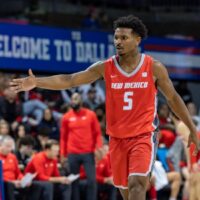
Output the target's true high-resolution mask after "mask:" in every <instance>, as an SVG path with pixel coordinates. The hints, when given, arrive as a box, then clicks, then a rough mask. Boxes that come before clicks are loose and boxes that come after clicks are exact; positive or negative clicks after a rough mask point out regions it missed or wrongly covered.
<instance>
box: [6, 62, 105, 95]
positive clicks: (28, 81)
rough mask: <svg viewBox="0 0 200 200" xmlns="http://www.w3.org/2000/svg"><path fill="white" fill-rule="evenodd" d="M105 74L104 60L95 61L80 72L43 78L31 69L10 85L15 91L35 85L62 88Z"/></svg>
mask: <svg viewBox="0 0 200 200" xmlns="http://www.w3.org/2000/svg"><path fill="white" fill-rule="evenodd" d="M103 74H104V63H103V62H98V63H95V64H93V65H92V66H90V67H89V68H87V69H86V70H85V71H81V72H78V73H74V74H60V75H54V76H48V77H42V78H38V77H36V76H35V75H34V74H33V72H32V70H31V69H29V76H28V77H25V78H19V79H13V80H12V81H11V82H10V86H11V88H12V89H13V90H14V91H15V92H21V91H28V90H31V89H33V88H35V87H39V88H44V89H50V90H62V89H69V88H71V87H76V86H79V85H82V84H87V83H91V82H94V81H96V80H97V79H99V78H102V77H103Z"/></svg>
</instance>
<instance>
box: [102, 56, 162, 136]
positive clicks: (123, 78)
mask: <svg viewBox="0 0 200 200" xmlns="http://www.w3.org/2000/svg"><path fill="white" fill-rule="evenodd" d="M152 63H153V59H152V58H151V57H150V56H148V55H145V54H142V55H141V59H140V62H139V64H138V66H137V67H136V68H135V70H134V71H132V72H131V73H126V72H125V71H123V69H122V68H121V67H120V66H119V64H118V61H117V56H113V57H111V58H110V59H108V60H106V62H105V82H106V119H107V120H106V121H107V128H106V129H107V134H109V135H110V136H112V137H117V138H127V137H135V136H138V135H140V134H143V133H147V132H151V131H154V130H155V129H156V128H157V123H158V121H157V109H156V107H157V98H156V95H157V89H156V87H155V84H154V80H153V69H152Z"/></svg>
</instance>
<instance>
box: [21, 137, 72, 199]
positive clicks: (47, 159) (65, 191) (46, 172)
mask: <svg viewBox="0 0 200 200" xmlns="http://www.w3.org/2000/svg"><path fill="white" fill-rule="evenodd" d="M58 154H59V144H58V142H57V141H56V140H49V141H48V142H47V143H46V144H45V150H44V151H42V152H40V153H37V154H35V155H34V156H33V158H32V160H31V161H30V162H29V163H28V165H27V167H26V168H25V173H32V174H34V173H36V174H37V175H36V177H35V180H36V182H37V184H39V185H40V186H41V187H42V188H43V194H42V197H43V199H45V200H52V199H53V197H56V198H57V199H59V200H70V195H71V187H70V185H69V184H70V181H69V180H68V178H67V177H65V176H61V175H60V173H59V171H58V162H57V157H58Z"/></svg>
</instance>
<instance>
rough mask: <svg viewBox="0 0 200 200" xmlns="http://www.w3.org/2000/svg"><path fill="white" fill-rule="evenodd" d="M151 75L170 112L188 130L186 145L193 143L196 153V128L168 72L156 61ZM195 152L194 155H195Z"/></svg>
mask: <svg viewBox="0 0 200 200" xmlns="http://www.w3.org/2000/svg"><path fill="white" fill-rule="evenodd" d="M153 74H154V78H155V80H156V84H157V86H158V88H159V89H160V91H161V92H162V93H163V94H164V96H165V98H166V99H167V102H168V105H169V107H170V108H171V110H172V111H173V112H174V113H175V114H176V115H177V116H178V117H179V119H181V120H182V121H183V122H184V123H185V124H186V126H187V127H188V128H189V130H190V136H189V141H188V145H190V143H191V142H194V143H195V146H196V152H197V151H198V138H197V133H196V127H195V125H194V123H193V121H192V118H191V117H190V114H189V112H188V109H187V107H186V106H185V104H184V102H183V100H182V99H181V97H180V96H179V94H178V93H177V92H176V90H175V89H174V86H173V84H172V82H171V80H170V78H169V75H168V72H167V70H166V68H165V66H164V65H163V64H161V63H160V62H158V61H154V64H153ZM196 152H195V153H196Z"/></svg>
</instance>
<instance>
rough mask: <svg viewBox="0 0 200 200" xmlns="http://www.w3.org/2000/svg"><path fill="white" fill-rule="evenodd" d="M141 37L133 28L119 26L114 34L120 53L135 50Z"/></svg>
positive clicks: (115, 43) (116, 46)
mask: <svg viewBox="0 0 200 200" xmlns="http://www.w3.org/2000/svg"><path fill="white" fill-rule="evenodd" d="M140 41H141V38H140V37H139V36H138V35H137V34H135V33H134V32H133V30H132V29H131V28H117V29H116V30H115V34H114V45H115V48H116V50H117V54H118V55H124V54H127V53H129V52H135V51H136V50H137V48H138V45H139V44H140Z"/></svg>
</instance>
